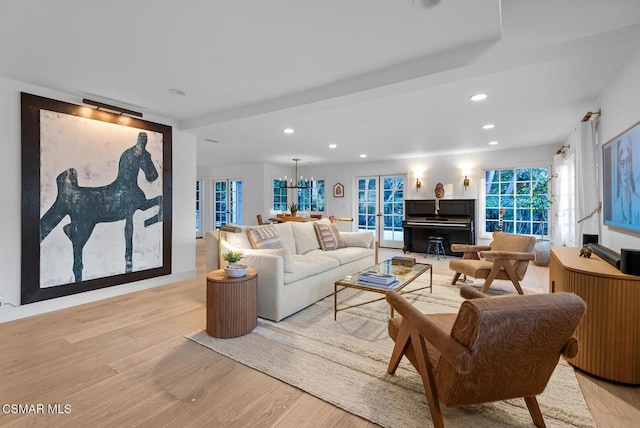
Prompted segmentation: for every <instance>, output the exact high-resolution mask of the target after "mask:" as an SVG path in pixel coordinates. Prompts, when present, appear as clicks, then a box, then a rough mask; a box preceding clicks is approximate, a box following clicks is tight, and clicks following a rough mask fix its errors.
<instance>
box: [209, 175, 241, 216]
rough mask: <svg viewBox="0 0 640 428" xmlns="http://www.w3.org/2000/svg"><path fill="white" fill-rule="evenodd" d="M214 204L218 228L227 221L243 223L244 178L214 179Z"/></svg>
mask: <svg viewBox="0 0 640 428" xmlns="http://www.w3.org/2000/svg"><path fill="white" fill-rule="evenodd" d="M213 206H214V208H213V211H214V218H213V224H214V226H215V227H216V228H218V227H220V226H224V225H225V224H227V223H234V224H242V211H243V209H242V180H238V179H231V178H222V179H216V180H213Z"/></svg>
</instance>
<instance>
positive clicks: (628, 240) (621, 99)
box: [580, 49, 640, 253]
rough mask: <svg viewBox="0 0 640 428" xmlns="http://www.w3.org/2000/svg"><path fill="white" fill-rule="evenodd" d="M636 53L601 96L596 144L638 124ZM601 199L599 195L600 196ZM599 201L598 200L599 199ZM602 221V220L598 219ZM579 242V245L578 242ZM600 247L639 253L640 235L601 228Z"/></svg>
mask: <svg viewBox="0 0 640 428" xmlns="http://www.w3.org/2000/svg"><path fill="white" fill-rule="evenodd" d="M638 76H640V49H638V50H637V51H636V55H635V56H633V57H632V58H630V60H629V64H628V66H627V67H624V68H623V69H621V71H620V72H619V74H618V76H616V77H615V78H614V79H613V80H612V81H611V82H610V83H609V85H607V87H606V88H605V89H604V91H603V92H602V96H601V97H600V100H599V103H597V104H596V105H595V109H596V110H597V109H598V108H599V107H601V108H602V117H601V118H600V142H601V143H602V144H604V143H606V142H607V141H609V140H610V139H612V138H613V137H615V136H616V135H618V134H619V133H621V132H622V131H624V130H625V129H627V128H629V127H630V126H631V125H633V124H634V123H636V122H638V121H640V108H639V106H640V79H639V78H638ZM601 196H602V195H601ZM601 200H602V199H601ZM601 217H602V216H601ZM580 242H581V241H580ZM601 243H602V244H603V245H604V246H606V247H608V248H610V249H612V250H613V251H616V252H618V253H619V252H620V249H622V248H634V249H640V235H638V234H632V233H630V232H629V233H623V232H621V231H620V230H619V229H615V228H609V227H608V226H604V225H603V226H602V239H601Z"/></svg>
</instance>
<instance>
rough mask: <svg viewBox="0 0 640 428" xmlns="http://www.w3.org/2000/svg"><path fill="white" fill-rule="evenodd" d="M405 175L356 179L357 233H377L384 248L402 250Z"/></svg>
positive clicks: (376, 235)
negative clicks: (368, 231) (365, 231)
mask: <svg viewBox="0 0 640 428" xmlns="http://www.w3.org/2000/svg"><path fill="white" fill-rule="evenodd" d="M404 182H405V176H404V175H381V176H373V177H359V178H357V188H358V194H357V196H356V204H357V207H356V211H357V213H358V230H359V231H363V230H371V231H373V232H374V234H375V237H376V239H377V240H378V244H379V245H380V246H381V247H389V248H402V246H403V241H404V235H403V230H402V220H404Z"/></svg>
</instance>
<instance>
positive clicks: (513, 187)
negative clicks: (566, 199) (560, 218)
mask: <svg viewBox="0 0 640 428" xmlns="http://www.w3.org/2000/svg"><path fill="white" fill-rule="evenodd" d="M549 178H550V174H549V168H547V167H541V168H512V169H489V170H486V171H485V181H486V185H485V196H484V202H485V211H484V215H485V219H484V226H485V231H486V232H487V233H491V232H494V231H496V230H502V231H504V232H507V233H517V234H522V235H539V236H544V235H548V234H549V221H548V206H549V190H548V189H549V186H548V183H549Z"/></svg>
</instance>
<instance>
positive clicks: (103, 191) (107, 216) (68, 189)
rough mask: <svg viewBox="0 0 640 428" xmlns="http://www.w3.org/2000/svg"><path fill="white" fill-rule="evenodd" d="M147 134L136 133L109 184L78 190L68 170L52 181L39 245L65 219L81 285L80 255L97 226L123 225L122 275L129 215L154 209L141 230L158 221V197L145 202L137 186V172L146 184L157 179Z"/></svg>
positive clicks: (128, 259) (128, 262)
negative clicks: (52, 198) (51, 197)
mask: <svg viewBox="0 0 640 428" xmlns="http://www.w3.org/2000/svg"><path fill="white" fill-rule="evenodd" d="M146 145H147V134H146V132H140V133H139V134H138V139H137V141H136V144H135V145H134V146H133V147H130V148H128V149H127V150H125V151H124V152H123V153H122V155H121V156H120V162H119V163H118V176H117V178H116V179H115V181H113V182H112V183H110V184H108V185H106V186H101V187H80V186H78V173H77V171H76V170H75V168H69V169H67V170H66V171H64V172H62V173H60V174H59V175H58V177H57V178H56V184H57V187H58V194H57V197H56V200H55V202H54V203H53V205H52V206H51V208H49V210H47V212H46V213H45V214H44V215H43V216H42V218H40V243H42V241H43V240H44V239H45V238H46V237H47V236H48V235H49V233H50V232H51V231H52V230H53V229H54V228H55V227H56V226H57V225H58V224H59V223H60V222H61V221H62V219H63V218H64V217H66V216H69V218H70V219H71V222H70V223H68V224H66V225H65V226H64V227H63V230H64V233H65V234H66V235H67V237H68V238H69V240H70V241H71V244H72V246H73V275H74V277H75V282H80V281H82V269H83V261H82V251H83V249H84V246H85V244H86V243H87V241H88V240H89V238H90V237H91V234H92V232H93V230H94V228H95V227H96V224H98V223H110V222H116V221H121V220H124V221H125V227H124V239H125V254H124V259H125V272H126V273H130V272H132V270H133V215H134V214H135V212H136V211H137V210H143V211H144V210H148V209H149V208H153V207H156V206H157V207H158V208H159V211H158V213H157V214H156V215H154V216H153V217H151V218H148V219H147V220H145V222H144V226H145V227H147V226H150V225H152V224H155V223H158V222H161V221H162V195H159V196H156V197H154V198H151V199H147V198H146V196H145V194H144V192H143V191H142V189H141V188H140V187H139V186H138V173H139V171H140V170H142V172H143V173H144V176H145V178H146V180H147V181H148V182H153V181H155V180H157V179H158V170H157V169H156V167H155V165H154V164H153V161H152V159H151V154H150V153H149V152H148V151H147V149H146Z"/></svg>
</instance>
